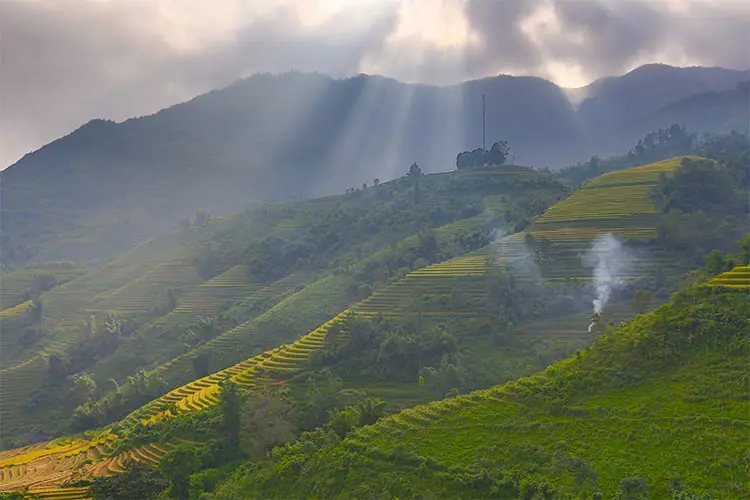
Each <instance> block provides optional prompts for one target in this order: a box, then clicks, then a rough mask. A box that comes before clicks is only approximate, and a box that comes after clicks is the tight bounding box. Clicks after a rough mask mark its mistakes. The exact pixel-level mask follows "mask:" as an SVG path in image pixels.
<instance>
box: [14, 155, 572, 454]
mask: <svg viewBox="0 0 750 500" xmlns="http://www.w3.org/2000/svg"><path fill="white" fill-rule="evenodd" d="M524 193H533V197H528V196H525V195H524ZM563 193H564V186H563V185H562V184H561V183H560V182H559V181H558V180H556V179H554V178H553V177H551V176H549V175H547V174H542V173H537V172H534V171H533V170H531V169H528V168H521V167H513V166H505V167H501V168H496V169H490V170H488V171H484V172H480V171H477V172H471V173H466V174H464V173H449V174H438V175H430V176H426V175H424V174H422V172H421V171H420V169H419V167H418V166H416V165H413V166H412V168H411V169H410V171H409V172H408V174H407V176H406V177H404V178H402V179H398V180H395V181H392V182H387V183H379V185H378V186H377V187H375V186H373V187H370V188H365V189H357V190H352V191H350V192H349V193H348V194H346V195H344V196H337V197H329V198H324V199H319V200H313V201H300V202H290V203H284V204H277V205H263V206H258V207H256V208H254V209H251V210H249V211H246V212H242V213H239V214H234V215H231V216H228V217H222V218H211V217H210V216H209V215H208V214H207V213H205V212H198V213H197V214H196V216H195V218H194V220H185V221H183V222H182V223H181V227H180V230H179V231H176V232H174V233H173V234H172V235H170V237H169V238H171V240H170V241H169V242H166V243H159V240H156V241H155V242H154V243H152V244H151V246H152V247H159V249H160V250H159V251H160V253H157V252H156V251H154V250H152V251H148V249H142V250H136V251H134V252H132V253H131V254H130V256H129V257H123V258H121V259H120V260H119V261H116V262H114V263H112V264H110V265H108V266H105V267H103V268H101V269H97V270H95V271H93V272H91V273H89V274H87V275H84V276H82V277H81V278H79V279H77V280H74V281H73V282H71V283H69V285H68V286H67V287H66V288H65V289H64V290H61V291H60V292H59V293H58V294H57V295H55V294H54V293H52V292H50V293H47V294H44V293H43V294H42V295H41V297H40V303H41V304H42V306H43V307H44V316H45V317H44V321H43V322H41V323H39V324H38V325H36V326H35V329H34V331H33V335H30V334H27V335H26V337H24V338H25V340H24V342H27V343H30V344H31V345H30V348H29V349H27V350H26V351H24V354H25V355H26V356H27V359H33V357H34V356H35V355H36V356H37V358H36V359H37V360H38V361H39V362H38V363H36V364H33V363H32V364H27V365H23V366H18V367H12V368H11V370H15V371H18V377H25V380H26V381H27V382H26V383H24V384H23V385H20V386H16V387H14V388H13V398H10V399H8V401H12V400H21V399H23V398H24V397H25V400H24V401H23V402H22V405H19V406H15V409H19V408H22V409H23V413H24V416H25V420H24V422H23V423H22V427H21V428H24V427H25V428H26V429H28V428H30V427H31V426H32V425H37V426H41V427H42V428H44V429H46V430H47V431H48V432H50V431H52V432H55V431H56V432H59V431H61V430H64V429H67V430H83V429H86V428H89V427H90V426H92V425H97V426H98V425H103V424H106V423H109V422H111V421H113V420H116V419H118V418H121V417H123V416H124V415H126V414H127V413H128V412H129V411H131V410H133V409H135V408H137V407H138V406H140V405H142V404H144V403H145V402H147V401H149V400H151V399H153V398H154V397H157V396H159V395H160V394H163V392H164V391H166V390H168V389H169V388H172V387H175V386H176V385H179V384H183V383H186V382H188V381H189V380H192V379H194V378H196V377H201V376H203V375H206V374H208V373H212V372H215V371H217V370H220V369H223V368H226V367H228V366H230V365H232V364H234V363H237V362H239V361H241V360H243V359H245V358H247V357H250V356H252V355H254V354H258V353H259V352H262V351H263V350H265V349H268V348H271V347H273V346H275V345H278V344H279V343H280V342H285V341H291V340H293V339H295V338H297V337H298V336H300V335H301V334H303V333H305V332H307V331H310V330H312V329H314V328H315V327H316V326H318V325H320V324H322V323H324V322H325V321H327V320H328V319H330V318H332V317H333V316H335V315H336V314H338V313H339V312H340V311H342V310H343V309H345V308H346V307H347V306H348V305H349V304H351V303H352V302H356V301H358V300H361V299H363V298H365V297H366V296H367V295H368V294H369V293H371V292H372V290H375V289H377V288H379V287H382V286H385V285H387V284H388V283H390V282H391V281H392V280H394V279H399V278H400V277H402V276H403V275H404V274H406V272H408V271H410V270H412V269H415V268H418V267H422V266H424V265H427V264H430V263H433V262H436V261H439V260H445V259H448V258H450V257H452V256H454V255H460V254H462V253H465V252H467V251H473V250H476V249H477V248H480V247H482V246H484V245H486V244H487V243H488V242H489V234H490V233H491V231H492V230H493V229H495V228H498V227H502V228H506V227H511V228H512V227H515V226H516V225H523V224H525V223H526V221H527V220H529V219H530V218H531V217H532V216H534V215H535V214H536V213H538V212H539V211H540V210H542V209H543V208H544V207H545V206H547V205H549V204H551V203H552V202H553V201H555V200H556V199H558V198H559V197H560V196H561V195H562V194H563ZM453 221H455V223H452V222H453ZM451 223H452V224H451ZM139 251H140V254H138V252H139ZM128 273H130V274H128ZM108 280H110V281H111V285H109V286H110V287H111V288H106V287H107V286H108V283H109V281H108ZM203 280H206V281H203ZM201 281H203V282H202V283H201ZM103 292H104V293H103ZM58 303H59V304H58ZM9 338H12V336H9ZM47 339H55V340H54V343H53V344H51V346H50V347H48V348H47V350H44V349H42V350H41V351H40V349H39V347H40V346H43V345H45V344H44V343H45V342H48V340H47ZM63 339H64V340H63ZM40 356H46V357H44V358H42V357H40ZM170 360H171V361H170ZM42 361H43V363H42ZM162 365H163V366H162ZM153 369H156V371H153V372H152V370H153ZM143 370H146V371H143ZM27 372H28V373H27ZM14 373H15V372H14ZM32 381H33V383H34V384H39V385H40V386H41V387H39V385H37V387H36V388H35V387H34V386H33V385H31V382H32ZM80 381H86V383H87V384H89V386H90V387H91V388H92V389H91V390H90V391H88V392H85V393H84V394H85V396H81V397H70V394H72V393H76V389H75V387H76V384H78V383H82V382H80ZM89 382H91V383H89ZM29 393H31V394H29ZM12 409H14V407H9V408H8V411H10V410H12ZM7 415H8V416H10V413H7ZM71 416H72V417H71ZM3 425H4V426H5V425H6V424H5V423H4V424H3ZM5 429H6V430H7V431H8V432H6V433H4V434H5V435H4V438H5V439H9V438H10V437H11V436H12V433H11V432H10V430H11V427H5Z"/></svg>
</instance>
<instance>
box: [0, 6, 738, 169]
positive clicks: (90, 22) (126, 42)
mask: <svg viewBox="0 0 750 500" xmlns="http://www.w3.org/2000/svg"><path fill="white" fill-rule="evenodd" d="M747 26H750V2H745V1H744V0H742V1H740V0H213V1H206V0H91V1H86V0H0V116H1V117H2V120H0V169H3V168H6V167H7V166H9V165H10V164H12V163H13V162H15V161H16V160H18V159H19V158H20V157H21V156H23V155H24V154H26V153H28V152H30V151H33V150H36V149H38V148H39V147H41V146H43V145H44V144H46V143H48V142H50V141H52V140H54V139H56V138H59V137H61V136H64V135H66V134H68V133H70V132H71V131H73V130H74V129H76V128H78V127H79V126H80V125H82V124H84V123H85V122H87V121H89V120H90V119H93V118H107V119H113V120H116V121H121V120H124V119H127V118H130V117H133V116H142V115H146V114H150V113H153V112H156V111H158V110H159V109H162V108H164V107H167V106H169V105H171V104H175V103H177V102H181V101H184V100H187V99H190V98H191V97H193V96H195V95H198V94H200V93H204V92H206V91H208V90H211V89H214V88H220V87H223V86H226V85H229V84H230V83H232V82H233V81H235V80H237V79H239V78H244V77H248V76H250V75H252V74H254V73H258V72H271V73H279V72H284V71H289V70H300V71H317V72H320V73H324V74H328V75H331V76H335V77H346V76H351V75H356V74H359V73H367V74H381V75H385V76H389V77H393V78H396V79H398V80H401V81H406V82H421V83H429V84H437V85H444V84H451V83H456V82H461V81H465V80H469V79H473V78H479V77H484V76H491V75H497V74H499V73H503V74H512V75H535V76H540V77H543V78H547V79H549V80H551V81H554V82H555V83H557V84H558V85H560V86H563V87H579V86H583V85H586V84H587V83H590V82H591V81H593V80H594V79H596V78H600V77H603V76H609V75H619V74H623V73H625V72H627V71H629V70H631V69H633V68H635V67H637V66H640V65H642V64H645V63H651V62H660V63H666V64H672V65H675V66H690V65H702V66H723V67H727V68H735V69H747V68H749V67H750V49H748V47H750V35H749V34H748V32H750V30H748V29H747Z"/></svg>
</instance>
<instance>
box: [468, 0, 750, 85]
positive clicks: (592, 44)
mask: <svg viewBox="0 0 750 500" xmlns="http://www.w3.org/2000/svg"><path fill="white" fill-rule="evenodd" d="M544 8H547V9H550V10H551V11H552V12H554V17H555V18H556V20H557V23H558V25H557V28H558V29H553V27H552V26H550V25H547V26H546V27H545V26H540V27H537V28H536V30H535V32H534V33H533V35H534V36H530V34H529V33H528V32H527V31H524V30H523V29H521V25H522V24H523V21H526V20H528V19H529V18H531V17H533V16H534V15H535V14H536V13H537V12H538V11H539V10H541V9H544ZM465 11H466V17H467V20H468V21H469V22H470V24H471V27H472V28H473V29H474V30H475V31H476V32H477V33H478V34H479V35H480V37H481V39H482V40H483V42H484V44H483V45H482V47H481V49H480V50H478V51H477V53H476V54H474V55H473V56H472V59H473V61H474V62H475V64H476V65H477V68H475V70H476V71H483V72H485V73H488V72H497V71H504V70H506V69H507V68H518V67H519V65H520V67H521V68H524V69H525V70H526V71H529V72H531V73H536V74H540V75H544V74H545V71H546V69H545V64H546V63H547V62H549V61H555V62H558V63H563V64H574V65H577V66H579V67H580V68H581V69H582V71H583V72H584V74H585V76H587V77H589V78H590V79H594V78H597V77H601V76H606V75H612V74H618V73H622V72H624V71H627V70H629V69H632V67H633V64H634V63H637V62H645V61H649V62H666V63H672V64H680V61H683V62H684V63H687V64H699V65H705V66H717V65H721V66H726V67H730V68H735V69H747V68H748V66H750V51H749V50H748V46H749V45H748V42H750V34H749V33H750V30H749V29H748V26H750V2H744V1H732V0H729V1H720V0H718V1H713V2H711V1H706V0H703V1H695V0H684V1H681V2H680V1H679V0H676V1H670V0H661V1H646V0H585V1H580V0H529V1H524V2H520V1H515V0H467V2H466V7H465ZM532 38H536V40H532ZM662 58H664V59H666V60H663V61H662V60H661V59H662Z"/></svg>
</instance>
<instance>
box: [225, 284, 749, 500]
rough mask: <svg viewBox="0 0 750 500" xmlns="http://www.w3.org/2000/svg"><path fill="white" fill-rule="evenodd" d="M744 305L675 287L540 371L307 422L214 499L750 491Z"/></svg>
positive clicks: (738, 297)
mask: <svg viewBox="0 0 750 500" xmlns="http://www.w3.org/2000/svg"><path fill="white" fill-rule="evenodd" d="M749 304H750V303H748V301H747V300H746V297H745V296H744V294H743V293H738V292H737V291H733V290H728V289H724V290H723V291H720V290H719V289H717V288H713V289H712V288H711V287H702V288H696V289H692V290H688V291H686V292H681V293H680V294H678V296H676V297H675V298H674V299H673V301H672V303H670V304H667V305H664V306H662V307H660V308H658V309H657V310H656V311H654V312H652V313H650V314H648V315H644V316H639V318H638V319H637V320H635V321H633V322H631V323H628V324H626V325H624V326H622V327H620V328H619V329H617V330H615V331H612V332H610V333H608V334H606V335H604V336H602V337H600V338H599V339H597V340H596V341H595V342H594V344H593V345H592V346H590V347H588V348H586V349H584V350H583V351H580V352H578V353H577V354H576V355H575V356H573V357H571V358H569V359H566V360H564V361H560V362H558V363H556V364H553V365H552V366H550V367H549V368H548V369H547V370H545V371H543V372H541V373H538V374H536V375H534V376H531V377H527V378H521V379H519V380H517V381H515V382H510V383H507V384H505V385H502V386H497V387H493V388H491V389H489V390H480V391H475V392H472V393H471V394H469V395H461V396H457V397H456V398H453V399H446V400H443V401H436V402H432V403H429V404H426V405H419V406H416V407H414V408H410V409H406V410H404V411H402V412H400V413H397V414H395V415H393V416H390V417H386V418H383V419H381V420H379V421H378V422H377V423H375V424H374V425H368V426H364V427H362V428H360V429H358V430H356V431H354V432H353V433H351V434H349V435H348V437H346V438H345V439H343V440H342V441H340V442H333V443H331V442H326V440H325V437H324V434H322V433H321V432H317V433H311V434H309V435H307V436H306V437H303V438H302V439H301V440H299V441H298V442H297V443H296V444H294V445H291V446H289V447H286V448H284V449H282V450H279V451H278V453H276V454H275V455H274V456H273V457H272V458H271V459H270V460H268V461H265V462H263V463H262V464H261V465H260V466H259V467H258V468H256V469H254V470H252V471H249V470H248V471H244V472H242V473H239V474H237V475H235V476H234V477H232V478H230V479H229V480H228V481H227V482H226V483H225V484H224V485H223V487H220V488H219V489H218V490H217V491H216V493H215V494H214V495H213V496H211V497H210V498H212V499H213V498H216V499H230V498H234V496H233V495H237V494H239V492H241V491H246V490H250V491H253V492H254V493H255V495H257V497H258V498H289V497H291V496H295V497H299V496H302V497H304V498H363V497H369V496H371V495H372V494H373V492H378V494H381V495H385V496H386V497H400V498H411V497H412V496H413V495H416V494H419V495H422V496H424V497H426V498H458V497H461V498H465V497H467V496H468V497H471V498H489V497H497V498H532V497H533V495H534V494H540V492H546V495H547V496H546V498H559V497H560V496H561V495H568V497H567V498H597V496H595V495H600V496H599V498H626V497H623V496H622V495H624V494H625V495H627V494H628V493H630V494H638V493H641V494H643V495H645V494H648V496H647V497H646V496H642V497H640V498H670V497H671V494H670V490H672V491H674V488H676V487H678V488H679V489H683V488H684V489H686V490H689V491H690V492H693V494H695V495H702V494H711V497H710V498H727V499H729V498H733V499H740V498H750V490H748V488H747V485H748V484H750V475H748V469H747V467H746V464H744V463H743V460H742V458H741V457H742V456H743V455H745V454H746V451H747V442H748V441H747V436H748V432H750V427H749V426H748V425H749V424H748V420H747V414H748V411H749V410H750V406H749V405H748V398H747V356H748V354H749V353H748V342H747V335H746V334H747V327H748V317H750V309H748V307H750V306H749ZM717 322H720V323H721V324H722V327H721V328H716V327H715V326H714V325H715V324H716V323H717ZM300 469H302V470H314V471H315V474H308V475H304V474H299V473H298V470H300ZM678 491H679V490H678ZM617 495H620V496H617ZM539 498H541V497H539ZM631 498H639V497H631ZM672 498H674V497H672ZM688 498H702V497H700V496H699V497H688Z"/></svg>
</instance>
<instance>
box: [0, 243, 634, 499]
mask: <svg viewBox="0 0 750 500" xmlns="http://www.w3.org/2000/svg"><path fill="white" fill-rule="evenodd" d="M486 273H487V259H486V257H485V256H484V255H478V256H465V257H458V258H455V259H451V260H448V261H445V262H443V263H440V264H435V265H431V266H427V267H425V268H422V269H419V270H416V271H414V272H412V273H409V274H408V275H407V276H406V277H405V278H403V279H402V280H400V281H398V282H396V283H394V284H392V285H390V286H388V287H386V288H385V289H383V290H381V291H379V292H377V293H376V294H373V295H372V296H371V297H370V298H368V299H366V300H364V301H362V302H361V303H358V304H355V305H354V306H353V307H352V308H351V309H347V310H345V311H343V312H342V313H340V314H339V315H337V316H335V317H334V318H333V319H331V320H330V321H328V322H326V323H324V324H323V325H321V326H320V327H318V328H316V329H314V330H313V331H311V332H310V333H308V334H307V335H304V336H302V337H301V338H299V339H298V340H296V341H294V342H292V343H290V344H284V345H281V346H279V347H277V348H274V349H271V350H269V351H266V352H263V353H261V354H259V355H256V356H253V357H251V358H249V359H246V360H244V361H242V362H240V363H237V364H235V365H233V366H231V367H229V368H226V369H224V370H220V371H218V372H215V373H213V374H211V375H209V376H206V377H203V378H200V379H197V380H194V381H193V382H190V383H188V384H186V385H184V386H181V387H178V388H176V389H173V390H172V391H170V392H168V393H167V394H165V395H164V396H162V397H159V398H157V399H155V400H153V401H152V402H150V403H148V404H147V405H145V406H143V407H142V408H139V409H138V410H136V411H135V412H133V413H132V414H130V415H129V416H128V417H126V418H125V419H123V420H122V421H120V422H118V423H117V424H116V425H114V426H112V427H108V428H107V429H104V430H102V431H99V432H97V433H96V434H92V435H90V436H89V437H86V438H73V439H62V440H58V441H53V442H52V443H48V444H44V445H33V446H30V447H28V448H26V449H23V450H12V451H10V452H4V453H2V454H0V474H2V477H4V478H7V480H6V481H3V482H2V483H0V488H2V489H4V490H14V489H17V488H19V487H20V486H23V487H26V486H28V487H29V488H31V491H32V492H34V493H36V491H42V492H46V491H47V490H45V488H48V487H49V486H51V485H55V484H57V485H59V484H61V483H63V482H66V481H70V480H71V478H73V477H79V476H80V477H88V476H100V475H109V474H113V473H116V472H120V471H122V470H123V466H124V463H125V461H126V460H136V461H144V462H146V463H158V461H159V459H160V458H161V457H163V456H164V455H165V454H166V453H167V452H168V451H169V450H170V449H171V448H173V447H175V446H176V445H178V444H179V443H177V442H175V443H172V442H164V443H161V442H160V443H154V442H152V443H148V444H145V445H142V446H138V447H136V448H135V449H132V450H126V451H119V450H118V449H117V447H116V446H115V444H116V442H117V439H118V438H117V432H122V430H124V429H128V428H132V427H133V426H134V425H136V424H139V423H140V424H143V425H153V424H155V423H158V422H159V421H160V420H162V419H164V418H170V416H172V415H175V414H178V413H183V412H198V411H201V410H204V409H206V408H208V407H209V406H213V405H216V404H218V394H219V392H220V389H221V386H220V384H221V383H223V382H224V381H225V380H232V381H234V382H235V383H236V384H238V385H239V386H240V387H243V388H247V389H250V390H257V389H258V388H259V387H268V386H278V385H279V384H284V381H285V380H289V379H290V378H293V377H294V376H295V375H296V374H299V373H301V372H303V371H306V370H309V369H310V365H309V357H310V355H311V353H312V352H314V351H316V350H318V349H322V348H324V347H325V346H326V345H327V344H329V343H334V344H335V343H339V342H341V341H342V340H343V339H345V338H346V331H345V330H343V329H342V328H341V326H342V325H344V324H345V323H346V321H347V320H349V318H351V317H352V316H357V315H361V316H364V317H372V316H377V315H381V316H382V315H386V316H390V315H395V316H400V317H403V316H404V315H409V314H410V315H415V314H416V312H414V311H413V310H412V311H409V304H408V302H407V298H408V297H411V296H414V295H415V291H417V290H422V291H430V292H435V291H438V292H441V291H446V290H449V289H453V288H454V287H455V286H456V284H457V283H459V284H462V285H465V286H466V290H467V293H468V294H469V295H471V294H472V292H473V293H474V294H476V295H477V296H478V295H481V294H482V293H483V292H482V286H483V284H484V277H485V276H486ZM477 300H479V298H478V297H477ZM479 302H481V301H479ZM479 302H477V303H479ZM467 308H468V310H464V311H453V312H455V313H456V314H457V315H459V316H461V315H469V316H472V317H473V316H478V315H479V314H481V311H480V310H479V308H478V307H477V306H476V305H475V306H467ZM421 312H422V314H423V315H424V317H425V319H430V318H432V319H439V318H443V317H445V316H446V314H450V312H446V311H428V310H424V311H421ZM618 317H622V318H625V317H629V311H628V310H627V309H626V308H625V309H622V310H620V312H619V313H616V315H615V316H613V317H612V319H616V318H618ZM585 319H586V315H585V314H577V315H575V316H574V317H571V318H570V319H567V320H558V321H557V322H556V323H554V324H553V323H551V322H550V323H548V324H545V323H540V324H539V326H538V327H537V326H535V325H534V324H533V323H532V324H529V325H528V326H526V327H525V331H527V332H529V331H530V332H533V334H534V335H537V336H540V337H548V336H549V335H558V336H560V337H564V336H565V334H568V335H573V336H575V337H576V338H577V340H578V341H579V342H578V343H577V345H578V346H583V345H585V343H587V342H588V339H590V338H591V334H590V333H588V332H587V331H586V329H585ZM546 330H549V333H545V331H546ZM331 332H333V336H332V335H331ZM516 335H522V336H525V334H524V333H522V332H521V331H520V330H519V331H518V332H516ZM480 342H481V340H480ZM478 361H479V360H478ZM373 393H374V394H379V393H380V391H379V388H378V387H375V388H373ZM50 491H51V490H50ZM59 492H60V495H67V494H69V495H70V496H61V497H60V498H83V497H84V496H85V494H86V490H85V489H80V488H63V489H60V490H59ZM63 492H64V493H63ZM43 494H46V493H43ZM50 494H51V493H50ZM43 498H46V497H44V496H43ZM50 498H52V497H50ZM54 498H58V497H54Z"/></svg>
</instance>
